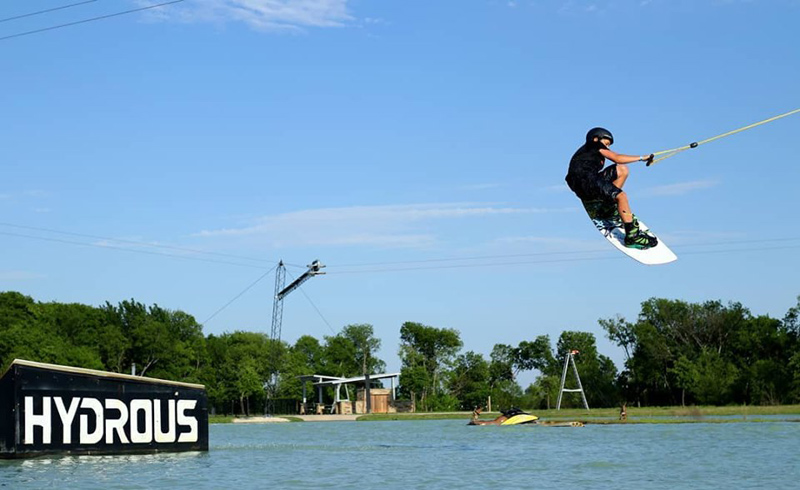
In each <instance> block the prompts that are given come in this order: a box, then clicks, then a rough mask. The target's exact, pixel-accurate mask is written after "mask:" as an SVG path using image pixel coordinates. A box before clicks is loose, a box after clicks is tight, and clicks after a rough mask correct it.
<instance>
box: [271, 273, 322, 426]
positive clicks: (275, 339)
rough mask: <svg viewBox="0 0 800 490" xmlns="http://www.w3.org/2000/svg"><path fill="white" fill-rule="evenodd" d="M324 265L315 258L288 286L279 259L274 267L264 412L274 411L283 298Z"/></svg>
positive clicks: (279, 360)
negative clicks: (268, 364) (273, 298)
mask: <svg viewBox="0 0 800 490" xmlns="http://www.w3.org/2000/svg"><path fill="white" fill-rule="evenodd" d="M323 267H325V266H324V265H322V263H321V262H320V261H319V260H315V261H314V262H312V263H311V264H310V265H309V266H308V270H307V271H306V272H304V273H303V275H301V276H300V277H298V278H297V279H295V280H294V281H292V283H291V284H289V285H288V286H285V287H284V285H285V284H286V267H285V266H284V265H283V261H282V260H281V261H280V262H279V263H278V267H277V268H276V269H275V301H274V303H273V304H272V328H271V329H270V333H269V348H270V350H271V352H270V362H271V364H270V366H269V370H270V373H269V377H268V378H267V382H266V383H264V389H265V390H266V392H267V402H266V405H265V406H264V413H266V414H268V415H272V414H273V413H274V412H275V398H276V397H277V395H278V380H279V377H280V362H281V356H280V352H281V350H280V343H281V328H282V325H283V298H285V297H286V295H287V294H289V293H291V292H292V291H294V290H295V289H297V288H299V287H300V286H301V285H302V284H303V283H304V282H306V281H308V280H309V279H311V278H312V277H314V276H318V275H320V274H325V273H324V272H322V271H321V270H320V269H322V268H323Z"/></svg>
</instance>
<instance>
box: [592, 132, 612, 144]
mask: <svg viewBox="0 0 800 490" xmlns="http://www.w3.org/2000/svg"><path fill="white" fill-rule="evenodd" d="M595 138H597V139H598V141H599V140H601V139H603V138H608V139H609V140H610V141H611V144H612V145H613V144H614V135H612V134H611V131H609V130H607V129H605V128H592V129H590V130H589V132H588V133H586V142H587V143H590V142H592V141H594V139H595Z"/></svg>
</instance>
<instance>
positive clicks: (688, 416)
mask: <svg viewBox="0 0 800 490" xmlns="http://www.w3.org/2000/svg"><path fill="white" fill-rule="evenodd" d="M526 411H528V412H530V413H532V414H534V415H536V416H538V417H539V419H540V420H543V421H548V420H549V421H565V420H570V421H572V420H579V421H581V422H584V423H587V424H597V425H612V424H688V423H735V422H777V421H784V422H800V405H775V406H753V405H730V406H723V407H715V406H686V407H680V406H676V407H628V408H627V411H628V420H626V421H620V420H619V408H596V409H591V410H585V409H582V408H568V409H562V410H555V409H550V410H526ZM498 415H500V413H499V412H484V413H483V417H481V419H482V420H491V419H493V418H495V417H497V416H498ZM775 415H786V416H787V418H780V419H775V418H764V417H765V416H775ZM789 416H793V417H789ZM281 417H282V418H286V419H289V420H290V421H291V422H302V421H303V420H302V419H300V418H297V417H293V416H291V415H288V416H286V415H281ZM471 417H472V412H417V413H387V414H370V415H362V416H361V417H358V419H357V421H359V422H371V421H390V420H391V421H394V420H459V419H461V420H464V422H465V423H466V422H467V421H469V419H470V418H471ZM720 417H725V418H720ZM233 420H234V417H233V416H231V415H212V416H209V418H208V422H209V423H210V424H229V423H232V422H233Z"/></svg>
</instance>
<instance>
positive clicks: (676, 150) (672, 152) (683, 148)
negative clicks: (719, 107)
mask: <svg viewBox="0 0 800 490" xmlns="http://www.w3.org/2000/svg"><path fill="white" fill-rule="evenodd" d="M798 112H800V109H795V110H793V111H789V112H787V113H785V114H780V115H778V116H774V117H771V118H769V119H764V120H763V121H759V122H757V123H753V124H750V125H748V126H745V127H742V128H739V129H734V130H733V131H728V132H727V133H723V134H720V135H717V136H714V137H713V138H708V139H705V140H703V141H695V142H694V143H690V144H688V145H686V146H681V147H678V148H673V149H671V150H662V151H657V152H655V153H653V155H664V156H663V157H660V158H656V159H654V160H653V161H652V162H647V166H648V167H649V166H650V165H653V164H654V163H657V162H660V161H661V160H664V159H667V158H669V157H673V156H675V155H677V154H678V153H680V152H682V151H686V150H689V149H692V148H697V147H698V146H700V145H704V144H706V143H710V142H712V141H715V140H718V139H720V138H724V137H726V136H730V135H732V134H736V133H741V132H742V131H746V130H748V129H752V128H755V127H756V126H761V125H762V124H767V123H769V122H772V121H777V120H778V119H781V118H784V117H786V116H791V115H792V114H797V113H798Z"/></svg>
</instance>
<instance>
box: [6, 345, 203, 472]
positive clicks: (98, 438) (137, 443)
mask: <svg viewBox="0 0 800 490" xmlns="http://www.w3.org/2000/svg"><path fill="white" fill-rule="evenodd" d="M178 451H208V409H207V398H206V391H205V387H204V386H203V385H198V384H191V383H179V382H175V381H165V380H160V379H154V378H145V377H141V376H130V375H126V374H118V373H111V372H106V371H95V370H92V369H82V368H75V367H68V366H59V365H55V364H44V363H38V362H31V361H24V360H19V359H18V360H15V361H14V362H13V363H12V364H11V366H10V367H9V368H8V369H7V370H6V372H5V373H4V374H3V376H2V377H1V378H0V458H5V459H8V458H28V457H34V456H41V455H46V454H122V453H153V452H178Z"/></svg>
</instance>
